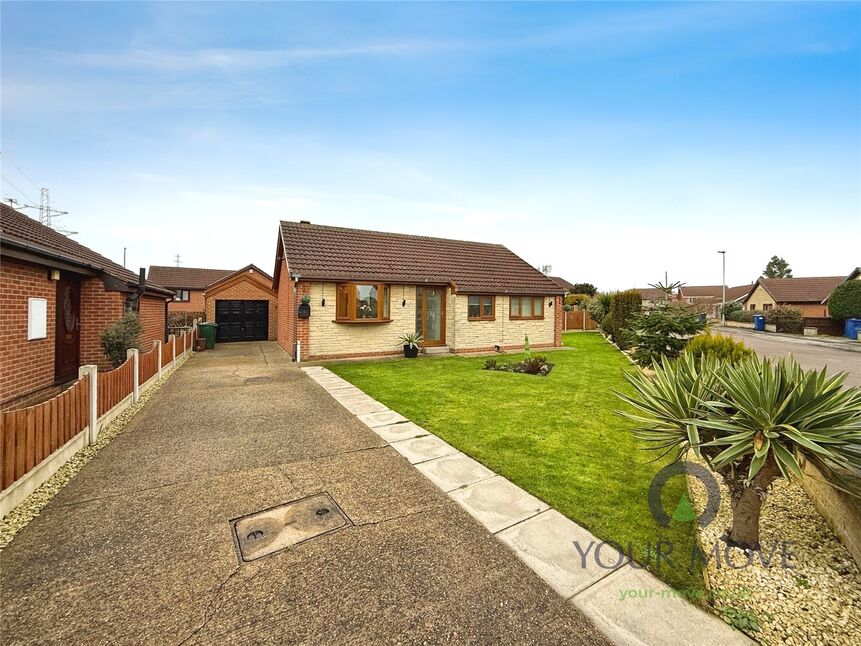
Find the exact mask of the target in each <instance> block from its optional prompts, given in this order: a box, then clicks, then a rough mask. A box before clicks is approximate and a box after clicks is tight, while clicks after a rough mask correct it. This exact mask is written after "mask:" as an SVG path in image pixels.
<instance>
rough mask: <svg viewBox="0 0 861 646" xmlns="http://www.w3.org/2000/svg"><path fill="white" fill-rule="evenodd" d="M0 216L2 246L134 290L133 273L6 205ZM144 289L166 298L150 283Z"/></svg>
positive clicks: (167, 292)
mask: <svg viewBox="0 0 861 646" xmlns="http://www.w3.org/2000/svg"><path fill="white" fill-rule="evenodd" d="M0 215H2V217H0V238H2V242H3V244H4V245H9V246H10V247H17V248H19V249H22V250H24V251H26V252H28V253H30V254H32V255H33V256H38V257H41V258H45V259H48V260H50V259H54V260H59V261H63V262H65V263H68V264H70V265H75V266H78V267H82V268H85V269H88V270H90V271H93V272H96V273H103V274H106V275H108V276H110V277H112V278H114V279H116V280H118V281H121V282H123V283H125V284H126V285H128V286H129V288H131V289H134V288H136V287H137V285H138V281H139V278H138V275H137V274H136V273H135V272H133V271H131V270H129V269H126V268H125V267H123V266H122V265H119V264H117V263H115V262H114V261H113V260H110V259H109V258H105V257H104V256H102V255H101V254H98V253H96V252H95V251H93V250H92V249H90V248H89V247H85V246H84V245H82V244H80V243H79V242H76V241H75V240H72V238H70V237H69V236H66V235H63V234H62V233H60V232H59V231H55V230H54V229H52V228H51V227H49V226H45V225H44V224H42V223H41V222H39V221H37V220H34V219H33V218H31V217H29V216H27V215H25V214H24V213H21V212H20V211H18V210H16V209H14V208H12V207H11V206H8V205H7V204H0ZM47 264H50V262H48V263H47ZM146 289H147V290H148V291H153V292H157V293H160V294H165V295H167V294H170V290H167V289H165V288H164V287H162V286H161V285H159V284H157V283H155V282H153V281H150V280H147V281H146Z"/></svg>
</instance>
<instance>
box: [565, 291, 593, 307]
mask: <svg viewBox="0 0 861 646" xmlns="http://www.w3.org/2000/svg"><path fill="white" fill-rule="evenodd" d="M590 298H591V296H589V294H568V295H567V296H566V297H565V304H566V305H579V306H581V307H582V305H583V303H585V302H586V301H588V300H589V299H590Z"/></svg>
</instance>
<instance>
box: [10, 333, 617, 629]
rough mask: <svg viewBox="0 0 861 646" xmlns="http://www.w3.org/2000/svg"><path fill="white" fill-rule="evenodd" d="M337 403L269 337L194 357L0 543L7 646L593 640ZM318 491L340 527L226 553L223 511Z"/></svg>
mask: <svg viewBox="0 0 861 646" xmlns="http://www.w3.org/2000/svg"><path fill="white" fill-rule="evenodd" d="M350 404H351V408H352V413H351V412H349V411H348V410H347V409H345V408H344V407H342V406H341V405H340V404H338V403H337V402H336V401H335V400H334V399H333V398H332V397H330V396H329V395H328V394H327V393H326V392H325V391H324V390H323V388H322V387H321V386H320V385H318V384H316V383H315V382H314V381H312V380H311V379H310V378H308V377H307V376H306V375H305V374H303V372H302V371H300V370H299V369H298V368H296V367H295V366H294V365H292V364H290V363H289V362H288V360H287V357H286V355H285V354H284V353H283V352H282V351H281V349H280V348H278V347H277V346H276V345H275V344H272V343H259V344H257V343H252V344H231V345H220V346H219V347H218V349H217V350H215V351H208V352H205V353H202V354H200V355H197V356H195V357H194V358H193V359H192V360H190V361H189V362H188V363H187V364H186V365H185V366H183V367H182V368H181V369H180V370H179V371H178V372H177V373H176V374H175V375H173V376H172V377H171V379H170V380H169V381H168V382H167V383H166V384H165V386H164V387H163V389H162V390H161V391H159V392H158V393H156V394H155V395H154V396H153V398H152V399H151V400H150V402H149V403H148V404H147V406H146V407H145V408H144V409H143V410H142V411H141V412H140V413H139V414H138V415H137V416H136V417H135V418H134V419H133V421H132V422H131V423H130V425H129V427H128V428H127V429H126V430H125V431H124V432H123V433H122V434H120V435H119V436H118V437H117V438H116V439H114V440H113V442H111V444H109V445H108V446H107V447H105V448H104V449H103V450H102V451H101V452H100V453H99V454H98V455H97V456H96V458H95V459H94V460H93V461H92V462H90V463H89V464H88V465H87V466H86V467H84V469H83V470H82V471H81V473H80V474H79V475H78V476H76V477H75V478H74V479H73V480H72V481H71V482H70V483H69V485H68V486H66V487H65V488H64V489H63V490H62V491H61V492H60V493H59V494H58V495H57V496H56V497H55V498H54V500H53V501H52V502H51V503H49V504H48V506H47V507H46V508H45V509H44V510H43V512H42V513H41V515H40V516H38V517H37V518H35V519H34V520H33V521H32V522H31V523H30V524H29V525H28V526H27V527H26V528H24V529H23V530H22V531H21V532H20V533H19V534H18V536H17V537H16V538H15V540H14V541H13V542H12V543H11V544H10V545H9V546H8V547H7V548H6V549H5V550H4V551H3V553H2V555H0V568H2V570H0V576H2V588H0V606H2V611H0V612H2V617H0V633H2V643H3V644H16V643H40V644H43V643H59V642H64V643H88V644H102V643H111V644H125V643H152V644H180V643H213V642H219V643H231V642H246V643H247V642H255V643H279V644H283V643H288V644H296V643H326V644H339V643H356V644H372V643H425V644H434V643H488V644H489V643H494V644H499V643H530V644H541V643H547V644H603V643H606V642H605V641H604V638H603V637H602V636H601V635H600V633H598V632H597V630H596V629H595V628H594V627H593V626H592V625H591V624H590V623H589V622H588V621H587V620H586V619H585V618H584V617H583V616H582V615H581V614H580V612H579V611H578V610H577V608H575V607H573V606H572V604H569V603H566V602H565V601H564V600H563V599H562V598H561V597H560V596H559V595H558V594H556V592H554V591H553V590H552V589H551V588H550V587H548V585H547V584H545V583H544V582H543V581H542V580H541V579H540V578H539V577H538V576H537V575H536V574H534V573H533V572H532V570H530V569H529V568H528V567H527V566H526V565H525V564H524V563H522V562H521V560H520V559H518V558H517V556H516V555H515V554H514V552H513V551H511V550H510V549H509V548H508V547H507V546H506V545H505V544H503V543H502V542H501V541H499V540H497V539H496V538H495V537H494V536H492V535H491V534H489V533H488V532H487V531H486V530H485V529H484V527H482V526H481V525H480V524H479V523H478V522H477V521H476V520H474V519H473V518H472V517H471V516H470V515H469V513H467V511H465V510H464V509H462V508H461V507H460V506H459V505H458V504H457V503H456V502H455V501H454V500H452V499H451V498H449V496H448V495H446V494H445V493H444V492H443V491H442V490H440V489H439V488H437V486H435V485H434V484H433V483H432V482H431V481H430V480H428V479H427V478H426V477H425V476H424V475H422V473H421V472H420V471H419V470H418V469H416V468H415V467H413V466H412V465H411V464H410V462H409V461H408V460H407V459H404V457H403V456H402V455H401V454H400V453H398V452H397V451H396V450H395V449H394V448H392V447H391V446H389V445H388V443H387V442H386V440H384V439H383V438H381V437H380V436H379V435H378V434H377V433H375V432H374V431H372V430H371V429H370V428H369V427H368V426H366V425H365V424H364V423H362V422H361V421H360V420H359V419H358V418H357V417H356V415H368V416H370V417H369V418H368V419H369V420H370V421H373V420H375V419H376V420H377V421H379V422H391V421H392V420H391V419H389V418H387V416H386V415H377V417H376V418H375V417H374V415H375V414H377V413H379V412H381V411H379V410H376V408H377V407H376V406H369V405H368V404H367V402H365V401H355V402H350ZM372 409H373V410H372ZM435 450H438V447H436V448H435V447H421V446H419V447H417V448H416V447H414V450H413V452H412V453H411V455H412V456H416V455H419V454H420V453H421V452H422V451H435ZM404 453H405V454H409V452H408V451H406V450H404ZM442 459H445V458H444V457H443V458H442ZM479 466H480V465H479ZM481 475H482V474H481V473H480V472H477V473H476V477H478V478H480V477H481ZM438 477H439V478H441V479H443V478H445V477H446V471H445V470H444V469H441V470H440V471H439V476H438ZM320 492H327V493H328V494H329V495H330V496H331V497H332V499H333V500H334V501H335V502H336V503H337V504H338V505H339V507H340V509H341V510H343V512H344V513H345V514H346V516H347V517H348V518H349V521H350V522H349V525H348V526H346V527H343V528H341V529H338V530H336V531H332V532H331V533H328V534H324V535H322V536H318V537H317V538H313V539H311V540H308V541H306V542H303V543H300V544H298V545H295V546H293V547H291V548H289V549H287V550H283V551H280V552H277V553H274V554H271V555H269V556H265V557H262V558H259V559H257V560H254V561H250V562H242V561H241V560H240V559H239V557H238V552H237V548H236V546H235V542H234V536H233V533H232V532H233V530H232V528H231V524H230V521H231V520H232V519H237V518H239V517H242V516H245V515H247V514H251V513H254V512H257V511H260V510H264V509H268V508H271V507H274V506H277V505H281V504H283V503H285V502H288V501H292V500H296V499H299V498H303V497H306V496H310V495H312V494H317V493H320Z"/></svg>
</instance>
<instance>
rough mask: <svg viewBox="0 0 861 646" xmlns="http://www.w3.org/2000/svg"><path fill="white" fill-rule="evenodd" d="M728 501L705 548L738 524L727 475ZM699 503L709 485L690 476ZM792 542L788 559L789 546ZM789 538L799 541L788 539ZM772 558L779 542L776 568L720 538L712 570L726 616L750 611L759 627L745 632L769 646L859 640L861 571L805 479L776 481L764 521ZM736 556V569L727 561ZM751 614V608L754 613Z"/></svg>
mask: <svg viewBox="0 0 861 646" xmlns="http://www.w3.org/2000/svg"><path fill="white" fill-rule="evenodd" d="M715 477H716V478H717V480H718V482H719V483H720V488H721V506H720V511H719V513H718V515H717V518H716V519H715V520H714V521H712V522H711V523H710V524H709V525H708V526H707V527H705V528H703V529H701V530H700V536H699V538H700V545H701V548H702V549H703V552H707V551H710V550H711V549H712V548H713V547H714V546H715V544H716V543H717V542H718V541H721V537H722V536H723V535H724V534H725V532H726V530H727V529H728V528H729V527H730V525H731V524H732V520H731V518H732V516H731V512H730V507H729V493H728V490H727V488H726V486H725V485H724V484H723V481H722V480H721V478H720V476H718V475H717V474H715ZM688 489H689V491H690V493H691V499H692V501H693V504H694V507H695V508H696V509H697V510H698V511H700V510H702V509H703V508H704V506H705V504H706V500H707V496H706V492H705V488H704V487H703V486H702V485H701V483H700V482H699V481H698V480H696V479H695V478H692V477H691V478H688ZM783 541H786V542H787V543H786V546H787V549H786V553H787V555H788V556H787V558H786V560H785V562H786V564H787V565H789V566H791V569H790V568H789V567H783V565H782V561H783V559H782V557H781V553H782V545H783V543H782V542H783ZM789 541H793V543H792V544H789ZM760 542H761V543H762V545H763V551H764V553H765V558H766V559H767V558H768V554H769V552H770V551H771V549H772V547H773V546H775V545H777V549H776V550H775V552H774V558H773V560H772V563H771V567H765V566H763V565H762V563H761V561H760V557H759V556H758V555H754V556H753V563H752V564H751V565H749V566H744V567H740V566H743V565H744V564H746V563H747V561H748V556H747V554H746V553H745V552H744V551H743V550H741V549H738V548H727V547H726V544H725V543H723V542H722V541H721V542H720V543H719V545H720V557H721V564H720V565H721V567H717V564H716V562H715V560H714V559H713V558H711V559H709V563H708V567H707V577H708V585H709V589H710V591H711V592H712V595H713V606H714V609H715V611H716V613H717V614H718V615H719V616H722V617H723V618H724V620H725V621H727V623H734V625H736V626H737V627H739V626H738V623H737V622H733V621H731V620H730V619H731V618H733V617H735V618H736V620H737V619H738V617H739V612H738V611H741V613H751V614H752V615H753V616H754V617H755V618H756V621H757V623H758V627H759V630H751V629H750V628H748V629H746V630H745V632H746V633H747V634H748V635H749V636H750V637H752V638H753V639H756V640H757V641H759V642H760V643H762V644H766V645H767V646H771V645H777V644H790V645H791V644H797V645H800V644H816V645H824V644H829V645H830V644H838V645H844V644H846V645H847V646H848V645H850V644H851V645H853V646H854V645H857V644H859V643H861V642H859V639H861V637H859V636H861V572H859V568H858V566H857V565H856V564H855V561H854V560H853V559H852V557H851V556H850V554H849V552H848V550H847V549H846V548H845V547H843V545H842V544H841V543H840V541H839V540H838V538H837V537H836V536H835V535H834V533H833V532H832V531H831V529H830V528H829V526H828V524H827V523H826V521H825V519H824V518H823V517H822V516H821V515H820V514H819V512H818V511H817V510H816V507H815V506H814V504H813V502H812V501H811V500H810V498H808V497H807V494H806V493H805V492H804V489H802V487H801V485H800V484H799V483H798V482H788V481H786V480H783V479H780V480H777V481H776V482H775V484H774V486H773V489H772V491H771V493H770V494H769V495H768V497H767V498H766V500H765V503H764V505H763V510H762V517H761V520H760ZM727 554H728V555H729V557H730V558H731V559H732V561H733V563H734V564H735V565H736V569H734V568H732V567H728V566H727V563H726V560H725V557H726V556H727ZM748 617H749V615H748Z"/></svg>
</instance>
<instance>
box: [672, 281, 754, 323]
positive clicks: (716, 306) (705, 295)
mask: <svg viewBox="0 0 861 646" xmlns="http://www.w3.org/2000/svg"><path fill="white" fill-rule="evenodd" d="M752 287H753V283H748V284H747V285H737V286H735V287H729V286H727V287H726V295H725V296H724V288H723V286H722V285H682V286H681V287H679V292H678V297H679V300H681V301H683V302H685V303H687V304H688V305H693V306H695V307H696V308H697V309H698V310H700V311H702V312H706V313H707V314H708V315H709V316H711V317H712V318H717V317H718V316H719V315H720V305H721V303H722V302H723V299H724V297H726V302H727V303H733V302H739V303H740V302H741V301H742V300H743V299H744V297H745V296H746V295H747V293H748V292H749V291H750V290H751V288H752Z"/></svg>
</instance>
